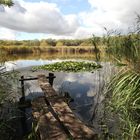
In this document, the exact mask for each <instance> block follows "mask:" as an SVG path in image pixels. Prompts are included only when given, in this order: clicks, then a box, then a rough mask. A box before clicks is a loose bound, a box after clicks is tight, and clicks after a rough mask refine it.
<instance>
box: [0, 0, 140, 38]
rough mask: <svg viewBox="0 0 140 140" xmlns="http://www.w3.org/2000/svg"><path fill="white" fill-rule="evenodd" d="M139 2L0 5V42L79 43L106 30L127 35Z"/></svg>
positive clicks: (26, 0)
mask: <svg viewBox="0 0 140 140" xmlns="http://www.w3.org/2000/svg"><path fill="white" fill-rule="evenodd" d="M136 14H140V0H14V6H13V7H10V8H9V7H6V6H3V5H0V39H6V40H32V39H39V40H40V39H46V38H54V39H62V38H64V39H81V38H89V37H91V36H92V35H93V34H94V35H97V36H102V35H103V34H105V30H104V27H106V28H107V29H108V30H112V29H113V30H116V29H117V30H120V31H122V32H124V33H125V32H127V31H128V29H129V28H130V27H131V26H133V25H134V24H135V21H136Z"/></svg>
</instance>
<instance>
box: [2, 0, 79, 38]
mask: <svg viewBox="0 0 140 140" xmlns="http://www.w3.org/2000/svg"><path fill="white" fill-rule="evenodd" d="M0 19H2V20H0V26H3V27H5V28H9V29H13V30H18V31H22V32H30V33H51V34H56V35H59V34H62V35H65V34H70V33H73V32H75V31H76V29H77V28H78V26H79V23H78V20H77V18H76V16H75V15H63V14H62V13H61V12H60V10H59V9H58V7H57V5H56V4H53V3H47V2H36V3H31V2H24V1H20V2H15V5H14V6H13V7H11V8H8V7H4V8H3V7H2V6H1V7H0Z"/></svg>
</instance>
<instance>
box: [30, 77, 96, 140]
mask: <svg viewBox="0 0 140 140" xmlns="http://www.w3.org/2000/svg"><path fill="white" fill-rule="evenodd" d="M38 83H39V86H40V88H41V89H42V91H43V93H44V96H42V97H39V98H37V99H35V100H34V101H32V110H33V113H32V114H33V118H34V120H35V121H36V122H37V128H38V132H39V135H40V139H41V140H94V139H96V138H95V134H94V132H93V131H92V129H90V128H89V127H87V126H86V125H85V124H84V123H83V122H81V121H80V120H79V119H78V118H77V117H76V116H75V115H74V113H73V112H72V111H71V109H70V108H69V106H68V104H67V103H66V102H65V101H64V97H61V96H59V95H58V94H57V93H56V92H55V90H54V89H53V87H52V85H50V83H49V82H48V80H47V79H46V77H45V75H38Z"/></svg>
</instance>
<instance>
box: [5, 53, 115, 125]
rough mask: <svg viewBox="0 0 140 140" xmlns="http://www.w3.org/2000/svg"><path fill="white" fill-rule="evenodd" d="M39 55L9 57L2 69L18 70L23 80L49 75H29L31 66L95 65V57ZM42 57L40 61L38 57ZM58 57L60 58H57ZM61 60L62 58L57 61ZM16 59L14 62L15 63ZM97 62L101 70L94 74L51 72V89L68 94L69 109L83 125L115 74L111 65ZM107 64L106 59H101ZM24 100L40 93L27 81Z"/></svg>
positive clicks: (40, 71)
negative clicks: (67, 62) (81, 63)
mask: <svg viewBox="0 0 140 140" xmlns="http://www.w3.org/2000/svg"><path fill="white" fill-rule="evenodd" d="M44 55H47V58H44ZM44 55H43V54H42V55H39V56H33V55H32V56H31V55H30V56H29V57H28V56H26V57H25V59H24V57H23V56H22V57H20V56H19V57H17V56H16V57H15V58H14V59H13V56H12V57H11V60H13V61H9V60H10V57H9V60H7V61H5V67H6V69H7V70H8V71H10V70H17V71H19V72H20V74H19V75H20V76H21V75H24V76H25V77H36V76H37V74H45V75H48V73H49V71H45V70H38V71H32V70H31V67H32V66H38V65H44V64H52V63H55V62H62V61H70V60H71V61H91V62H92V61H93V62H95V61H96V60H95V55H94V54H89V57H88V54H86V57H85V54H78V55H77V57H76V56H73V54H71V55H70V56H72V57H70V56H67V57H66V56H65V57H63V56H61V55H58V54H56V56H55V55H54V54H53V58H52V56H51V55H50V57H49V56H48V54H44ZM41 56H43V57H41ZM58 56H59V57H58ZM60 56H61V57H60ZM16 58H17V59H16ZM102 60H103V58H101V61H98V62H97V61H96V62H97V63H100V64H101V65H102V66H103V67H102V68H100V69H98V70H95V71H94V72H77V73H72V72H69V73H68V72H54V75H55V76H56V78H55V80H54V85H53V86H54V89H55V90H56V91H57V92H58V93H59V94H65V93H69V95H70V96H71V98H73V99H74V102H72V103H71V104H70V107H71V108H72V109H73V111H74V112H75V113H76V114H77V115H78V116H79V117H80V118H81V120H84V121H85V122H88V121H89V119H90V118H91V117H92V113H93V110H92V109H93V106H95V104H97V103H98V102H100V101H101V100H102V98H103V97H102V96H100V99H98V95H99V94H100V93H101V92H102V91H101V89H102V87H103V86H104V85H105V83H106V82H107V81H108V80H109V78H110V77H111V75H112V74H113V73H114V71H115V69H114V65H113V64H112V62H109V61H102ZM104 60H106V59H104ZM25 91H26V98H30V99H31V98H34V97H36V96H38V95H39V96H40V95H41V94H42V92H41V89H40V88H39V87H38V84H37V81H30V82H26V83H25Z"/></svg>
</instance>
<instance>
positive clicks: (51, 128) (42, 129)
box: [32, 98, 68, 140]
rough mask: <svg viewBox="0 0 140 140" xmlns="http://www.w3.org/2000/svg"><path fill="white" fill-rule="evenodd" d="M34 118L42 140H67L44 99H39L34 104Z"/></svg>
mask: <svg viewBox="0 0 140 140" xmlns="http://www.w3.org/2000/svg"><path fill="white" fill-rule="evenodd" d="M32 109H33V118H34V119H35V120H36V121H37V125H38V131H39V134H40V138H41V140H58V139H59V140H67V138H68V136H67V135H66V134H65V133H64V132H63V130H62V129H61V127H60V124H59V122H58V121H57V120H56V119H55V118H54V116H53V115H52V113H51V112H50V111H49V110H48V107H47V106H46V103H45V100H44V98H37V99H36V100H34V101H33V102H32Z"/></svg>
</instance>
